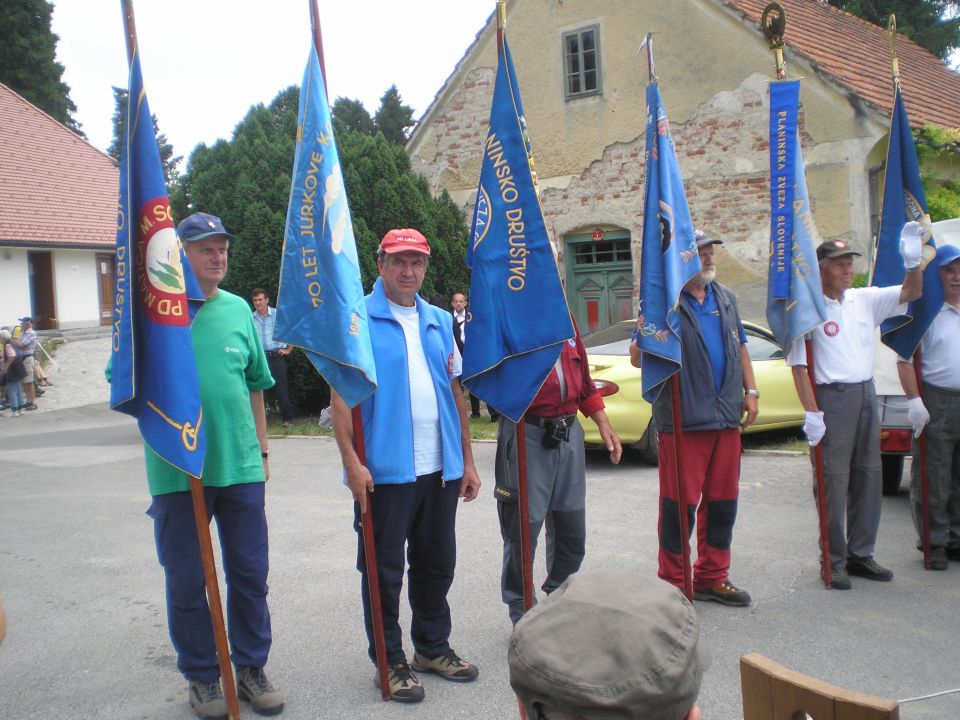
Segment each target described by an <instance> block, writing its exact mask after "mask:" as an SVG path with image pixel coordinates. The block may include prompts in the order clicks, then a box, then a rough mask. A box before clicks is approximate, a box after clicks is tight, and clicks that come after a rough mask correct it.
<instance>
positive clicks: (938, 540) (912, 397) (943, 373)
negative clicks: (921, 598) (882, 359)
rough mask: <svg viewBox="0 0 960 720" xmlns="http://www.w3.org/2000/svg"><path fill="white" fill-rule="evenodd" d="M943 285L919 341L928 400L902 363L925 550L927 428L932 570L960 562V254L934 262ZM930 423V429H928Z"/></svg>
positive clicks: (915, 503)
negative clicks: (923, 441)
mask: <svg viewBox="0 0 960 720" xmlns="http://www.w3.org/2000/svg"><path fill="white" fill-rule="evenodd" d="M933 262H934V263H935V264H936V266H937V268H938V269H939V275H940V282H941V283H942V285H943V300H944V302H943V305H942V306H941V307H940V311H939V312H938V313H937V315H936V317H934V319H933V322H932V323H931V324H930V327H929V328H928V329H927V332H926V333H925V334H924V336H923V340H921V341H920V369H921V371H922V372H921V374H920V377H921V381H922V382H923V394H922V395H921V393H920V388H919V387H917V376H916V373H915V372H914V369H913V364H912V363H913V361H912V359H911V360H904V359H902V358H900V359H899V362H898V363H897V372H898V373H899V374H900V384H901V385H903V391H904V392H905V393H906V394H907V398H909V403H910V410H909V413H910V422H911V423H912V424H913V430H914V437H915V439H914V441H913V462H912V463H911V465H910V475H911V481H910V507H911V509H912V510H913V524H914V525H915V526H916V528H917V533H918V534H919V535H920V541H919V545H918V547H920V548H922V547H923V522H922V518H923V513H922V510H921V504H920V462H919V457H918V454H919V449H918V444H917V440H916V438H918V437H919V436H920V433H921V431H922V430H923V428H924V426H927V430H928V431H927V487H928V490H929V492H928V497H929V505H930V568H931V569H932V570H946V569H947V564H948V560H958V561H960V248H956V247H954V246H953V245H942V246H940V247H939V248H937V257H936V259H935V260H934V261H933ZM927 423H929V425H927Z"/></svg>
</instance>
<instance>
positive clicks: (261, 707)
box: [237, 665, 284, 715]
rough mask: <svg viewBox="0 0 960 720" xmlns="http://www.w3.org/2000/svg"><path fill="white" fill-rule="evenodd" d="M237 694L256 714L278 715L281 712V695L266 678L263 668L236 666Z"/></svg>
mask: <svg viewBox="0 0 960 720" xmlns="http://www.w3.org/2000/svg"><path fill="white" fill-rule="evenodd" d="M237 695H238V696H239V698H240V699H241V700H246V701H247V702H248V703H250V706H251V707H252V708H253V710H254V712H256V713H257V714H258V715H279V714H280V713H282V712H283V705H284V702H283V695H281V694H280V693H279V692H277V690H276V689H275V688H274V687H273V685H272V684H271V683H270V681H269V680H268V679H267V674H266V673H265V672H264V671H263V668H259V667H253V666H251V665H240V666H238V667H237Z"/></svg>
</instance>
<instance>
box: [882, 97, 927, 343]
mask: <svg viewBox="0 0 960 720" xmlns="http://www.w3.org/2000/svg"><path fill="white" fill-rule="evenodd" d="M911 221H915V222H919V223H921V224H923V225H924V226H925V227H926V228H927V229H928V230H929V227H930V215H929V214H928V213H927V197H926V194H925V193H924V191H923V183H922V182H921V180H920V166H919V164H918V162H917V151H916V148H915V147H914V145H913V134H912V133H911V131H910V119H909V118H908V117H907V109H906V108H905V107H904V104H903V96H902V95H901V94H900V88H899V87H897V89H896V97H895V99H894V105H893V117H892V118H891V120H890V143H889V145H888V147H887V169H886V176H885V178H884V182H883V205H882V208H881V211H880V229H879V230H878V231H877V240H876V246H875V248H874V255H873V272H872V275H871V279H870V284H871V285H876V286H877V287H888V286H890V285H900V284H901V283H902V282H903V276H904V269H903V259H902V258H901V257H900V231H901V230H903V226H904V225H905V224H906V223H908V222H911ZM924 243H925V244H924V248H923V256H922V258H923V259H922V261H921V267H922V268H924V278H923V296H922V297H921V298H920V299H919V300H916V301H914V302H912V303H910V305H909V306H908V307H907V314H906V315H900V316H898V317H893V318H890V319H889V320H885V321H884V322H883V324H882V325H881V326H880V332H881V337H882V340H883V343H884V344H885V345H887V346H888V347H890V349H892V350H893V351H894V352H896V353H897V354H898V355H900V356H901V357H905V358H908V357H911V356H912V355H913V353H914V351H915V350H916V349H917V347H918V346H919V345H920V340H921V339H922V338H923V334H924V333H925V332H926V331H927V329H928V328H929V327H930V323H932V322H933V319H934V317H936V315H937V313H938V312H939V311H940V307H941V306H942V305H943V286H942V285H941V283H940V276H939V275H938V274H937V270H936V267H934V269H933V270H929V268H930V267H931V263H930V261H931V260H932V259H933V257H934V256H935V255H936V252H937V251H936V245H935V243H934V241H933V238H932V237H931V236H930V235H929V232H927V234H926V236H925V237H924Z"/></svg>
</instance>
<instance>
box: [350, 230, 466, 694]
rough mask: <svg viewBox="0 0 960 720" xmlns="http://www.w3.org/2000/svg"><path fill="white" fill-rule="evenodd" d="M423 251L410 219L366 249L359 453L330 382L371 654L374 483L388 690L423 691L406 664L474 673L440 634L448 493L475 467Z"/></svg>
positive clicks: (446, 623) (448, 674) (450, 519)
mask: <svg viewBox="0 0 960 720" xmlns="http://www.w3.org/2000/svg"><path fill="white" fill-rule="evenodd" d="M429 260H430V245H429V244H428V243H427V239H426V238H425V237H424V236H423V235H422V234H421V233H419V232H418V231H416V230H409V229H406V230H391V231H389V232H388V233H387V234H386V235H384V237H383V240H382V241H381V243H380V248H379V249H378V251H377V269H378V270H379V272H380V277H379V278H378V279H377V281H376V282H375V283H374V285H373V290H372V292H371V293H370V294H369V295H367V297H366V305H367V315H368V318H369V327H370V341H371V343H372V345H373V356H374V360H375V363H376V369H377V390H376V392H375V393H374V394H373V395H371V396H370V397H369V398H368V399H367V400H365V401H364V402H363V404H362V405H361V413H362V416H363V433H364V440H365V443H366V465H364V464H362V463H361V462H360V459H359V457H358V456H357V453H356V451H355V450H354V447H353V424H352V420H351V414H350V410H349V408H347V406H346V403H344V402H343V400H342V399H341V398H340V397H339V396H337V395H336V393H333V392H331V394H332V398H331V405H332V407H333V427H334V433H335V435H336V438H337V445H338V446H339V449H340V456H341V458H342V460H343V468H344V474H345V476H346V484H347V485H348V487H349V488H350V492H351V493H353V497H354V500H355V501H356V502H355V505H354V529H355V530H357V569H358V570H359V571H360V574H361V577H362V582H361V585H362V598H363V619H364V625H365V627H366V631H367V639H368V641H369V647H368V653H369V655H370V658H371V659H375V652H374V643H373V622H372V618H371V609H370V600H369V589H368V584H367V574H366V567H365V565H364V553H363V533H362V532H361V531H360V519H361V515H362V514H363V513H365V512H367V493H368V492H371V493H373V492H374V489H376V492H375V493H374V497H373V498H372V507H371V509H370V514H371V517H372V522H373V528H374V538H375V539H374V542H375V544H376V553H377V572H378V574H379V580H380V602H381V607H382V611H383V626H384V636H385V641H386V651H387V662H388V664H389V666H390V692H391V695H392V698H393V699H394V700H396V701H398V702H418V701H420V700H422V699H423V697H424V691H423V686H422V685H421V684H420V681H419V680H418V678H417V676H416V675H415V674H414V672H413V670H417V671H419V672H432V673H436V674H438V675H440V676H441V677H443V678H446V679H447V680H452V681H455V682H469V681H471V680H475V679H476V678H477V676H478V674H479V671H478V670H477V667H476V666H475V665H472V664H471V663H468V662H467V661H465V660H463V659H461V658H460V657H459V656H458V655H457V653H456V652H454V651H453V649H452V648H451V647H450V642H449V638H450V628H451V621H450V607H449V605H448V604H447V592H448V591H449V589H450V586H451V585H452V583H453V575H454V568H455V565H456V534H455V530H456V528H455V521H456V513H457V501H458V499H459V498H461V497H462V498H463V499H464V500H465V501H468V502H469V501H470V500H473V499H474V498H475V497H476V496H477V492H478V490H479V488H480V478H479V476H478V475H477V470H476V468H475V467H474V463H473V452H472V450H471V447H470V431H469V423H468V421H467V410H466V405H465V402H464V399H463V393H462V392H461V391H460V386H459V377H460V373H461V359H460V353H459V352H458V350H457V347H456V345H455V343H454V340H453V321H452V318H451V316H450V313H448V312H447V311H445V310H442V309H440V308H437V307H435V306H433V305H430V304H429V303H427V302H425V301H424V300H423V299H421V298H420V296H419V295H418V294H417V293H418V292H419V290H420V287H421V285H423V278H424V276H425V274H426V272H427V267H428V265H429ZM405 549H406V552H405ZM405 557H406V559H407V560H408V561H409V565H410V569H409V572H408V574H407V582H408V583H409V591H408V592H409V597H410V607H411V610H412V615H413V618H412V624H411V636H412V639H413V646H414V651H415V654H414V656H413V662H412V666H413V669H411V666H410V665H408V664H407V658H406V655H405V653H404V650H403V638H402V632H401V629H400V623H399V614H400V592H401V590H402V588H403V569H404V559H405ZM375 680H376V679H375Z"/></svg>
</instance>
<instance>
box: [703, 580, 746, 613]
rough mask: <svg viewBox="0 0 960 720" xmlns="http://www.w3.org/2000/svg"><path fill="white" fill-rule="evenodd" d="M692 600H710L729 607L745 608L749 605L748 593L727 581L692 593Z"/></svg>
mask: <svg viewBox="0 0 960 720" xmlns="http://www.w3.org/2000/svg"><path fill="white" fill-rule="evenodd" d="M693 598H694V600H712V601H713V602H718V603H720V604H721V605H729V606H730V607H746V606H747V605H749V604H750V593H748V592H747V591H746V590H741V589H740V588H738V587H737V586H736V585H734V584H733V583H732V582H730V581H729V580H726V581H724V582H722V583H720V584H719V585H714V586H713V587H710V588H703V589H702V590H694V591H693Z"/></svg>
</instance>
